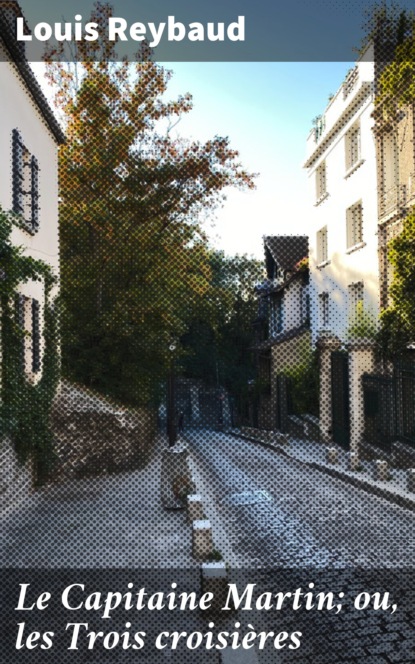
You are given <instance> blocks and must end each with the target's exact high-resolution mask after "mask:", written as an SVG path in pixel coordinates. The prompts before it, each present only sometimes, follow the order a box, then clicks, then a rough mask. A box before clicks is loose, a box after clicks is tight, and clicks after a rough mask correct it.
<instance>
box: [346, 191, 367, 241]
mask: <svg viewBox="0 0 415 664" xmlns="http://www.w3.org/2000/svg"><path fill="white" fill-rule="evenodd" d="M346 227H347V228H346V236H347V237H346V244H347V248H348V249H351V248H352V247H354V246H356V245H358V244H361V243H362V242H363V207H362V203H361V201H359V202H358V203H355V204H354V205H352V206H351V207H349V208H348V209H347V211H346Z"/></svg>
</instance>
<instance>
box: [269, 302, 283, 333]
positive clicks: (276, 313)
mask: <svg viewBox="0 0 415 664" xmlns="http://www.w3.org/2000/svg"><path fill="white" fill-rule="evenodd" d="M270 313H271V315H270V336H271V337H275V335H276V334H279V333H280V332H282V329H283V324H284V301H283V299H282V298H281V297H278V298H275V297H274V298H272V299H271V312H270Z"/></svg>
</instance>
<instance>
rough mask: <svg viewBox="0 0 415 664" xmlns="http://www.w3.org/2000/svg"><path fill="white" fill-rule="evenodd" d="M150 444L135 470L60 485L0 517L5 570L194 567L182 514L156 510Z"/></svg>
mask: <svg viewBox="0 0 415 664" xmlns="http://www.w3.org/2000/svg"><path fill="white" fill-rule="evenodd" d="M163 445H164V437H159V438H158V440H157V445H156V450H155V452H154V453H153V456H152V459H151V461H150V462H149V464H148V465H147V466H146V467H145V468H143V469H140V470H134V471H131V472H126V473H119V474H114V475H104V476H101V477H97V478H90V479H82V480H66V481H64V482H62V483H61V484H55V485H51V486H48V487H45V488H43V489H41V490H38V491H35V492H32V493H30V494H29V495H27V496H25V497H24V498H23V499H22V500H21V501H20V502H17V501H16V505H15V506H14V507H12V508H11V509H8V510H7V511H4V512H2V513H0V527H1V530H2V533H3V538H2V544H1V548H0V560H1V564H2V565H3V566H4V567H6V566H8V565H9V566H12V567H47V568H54V567H59V566H61V567H72V568H76V567H80V568H97V567H111V566H113V567H117V568H120V567H134V568H135V567H141V568H143V567H144V568H170V569H182V568H188V569H189V568H190V569H193V568H196V567H197V563H196V562H195V561H194V560H193V558H192V556H191V531H190V529H189V526H188V524H187V523H186V518H185V514H184V512H183V511H174V510H173V511H168V510H166V509H164V507H163V506H162V503H161V497H160V475H161V468H160V466H161V451H162V447H163Z"/></svg>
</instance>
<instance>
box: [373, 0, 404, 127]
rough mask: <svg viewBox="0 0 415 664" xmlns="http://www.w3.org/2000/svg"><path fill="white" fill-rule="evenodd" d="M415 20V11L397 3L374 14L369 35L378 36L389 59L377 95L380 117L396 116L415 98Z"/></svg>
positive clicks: (386, 119) (376, 37)
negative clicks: (402, 7) (403, 7)
mask: <svg viewBox="0 0 415 664" xmlns="http://www.w3.org/2000/svg"><path fill="white" fill-rule="evenodd" d="M414 20H415V17H414V14H413V13H412V12H407V11H406V10H403V11H402V9H400V8H399V7H398V6H396V5H392V6H391V7H389V8H388V7H386V6H385V5H384V6H381V7H378V8H377V10H375V11H374V12H373V14H372V17H371V30H369V35H371V36H372V38H373V39H375V40H377V42H378V51H379V53H380V54H381V55H382V56H383V59H384V61H385V62H386V61H389V64H388V65H387V66H386V67H385V68H384V70H383V71H382V73H381V76H380V79H379V84H378V90H377V95H376V99H375V104H376V107H377V110H376V114H377V117H378V119H379V120H380V119H381V118H382V119H383V120H385V121H388V120H391V119H393V118H395V117H396V113H397V111H398V109H399V108H400V107H402V106H405V105H406V104H408V103H412V101H413V99H414V93H415V87H414V80H415V79H414V73H415V69H414V55H415V43H414V34H413V26H414ZM379 57H380V56H379Z"/></svg>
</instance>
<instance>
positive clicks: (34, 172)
mask: <svg viewBox="0 0 415 664" xmlns="http://www.w3.org/2000/svg"><path fill="white" fill-rule="evenodd" d="M30 173H31V201H30V205H31V222H32V228H33V230H34V231H37V230H38V228H39V163H38V160H37V159H36V157H33V156H32V158H31V160H30Z"/></svg>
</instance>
